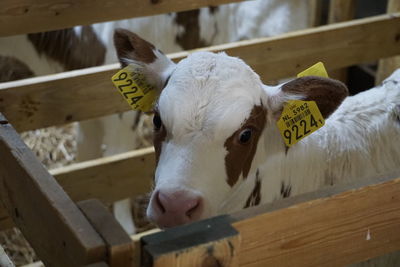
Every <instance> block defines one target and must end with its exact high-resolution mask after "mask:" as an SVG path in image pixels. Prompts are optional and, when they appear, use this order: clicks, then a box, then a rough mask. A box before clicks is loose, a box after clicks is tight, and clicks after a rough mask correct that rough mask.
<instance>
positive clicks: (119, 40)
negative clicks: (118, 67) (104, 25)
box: [114, 29, 157, 67]
mask: <svg viewBox="0 0 400 267" xmlns="http://www.w3.org/2000/svg"><path fill="white" fill-rule="evenodd" d="M114 45H115V49H116V50H117V55H118V58H119V60H120V62H121V64H122V67H125V66H126V65H127V64H126V62H124V61H123V60H122V59H124V58H126V59H132V60H136V61H139V62H143V63H146V64H150V63H152V62H154V61H155V60H156V59H157V56H156V55H155V54H154V52H153V51H154V50H155V49H156V48H155V47H154V45H152V44H151V43H149V42H147V41H146V40H143V39H142V38H140V37H139V36H138V35H137V34H135V33H133V32H130V31H128V30H125V29H116V30H115V32H114Z"/></svg>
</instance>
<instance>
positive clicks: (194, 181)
mask: <svg viewBox="0 0 400 267" xmlns="http://www.w3.org/2000/svg"><path fill="white" fill-rule="evenodd" d="M262 90H263V89H262V84H261V82H260V80H259V78H258V76H257V75H256V74H255V73H254V72H253V71H252V70H251V69H250V68H249V67H248V66H247V65H246V64H245V63H244V62H243V61H241V60H240V59H237V58H232V57H228V56H226V55H225V54H212V53H205V52H200V53H194V54H192V55H191V56H189V57H188V58H187V59H185V60H182V61H181V62H180V63H179V64H178V65H177V66H176V69H175V71H174V72H173V74H172V75H171V77H170V80H169V82H168V84H167V86H166V88H164V90H163V91H162V94H161V96H160V98H159V101H158V105H157V108H156V109H157V111H158V113H159V116H160V120H161V122H162V126H161V127H160V129H159V131H158V132H156V133H155V147H156V153H157V154H158V155H157V160H158V164H157V170H156V174H155V182H156V187H155V192H159V191H162V192H168V194H173V192H174V191H182V190H183V191H185V190H186V191H190V192H193V193H195V194H199V195H200V196H201V197H202V199H203V200H202V201H203V203H202V205H203V207H202V208H203V210H202V214H201V218H205V217H209V216H212V215H216V214H217V213H218V209H219V207H220V206H221V205H222V204H223V202H224V201H225V199H226V198H227V197H228V196H229V193H230V192H231V191H232V186H233V184H229V183H228V180H229V178H228V174H227V164H226V159H227V155H228V153H229V151H228V149H227V147H226V142H227V140H228V139H229V138H230V137H231V139H232V138H236V137H237V136H238V135H239V134H240V132H239V133H237V131H238V130H240V129H241V128H242V127H243V123H244V122H246V121H247V120H248V119H249V117H250V114H252V112H253V109H254V107H255V106H259V107H261V106H262V103H261V95H262ZM157 116H158V115H157ZM235 140H236V139H235ZM255 145H256V144H255ZM152 201H155V200H154V194H153V197H152ZM155 213H156V211H155V210H154V209H153V208H152V205H151V204H150V205H149V209H148V215H149V217H150V218H155V217H157V216H158V214H155Z"/></svg>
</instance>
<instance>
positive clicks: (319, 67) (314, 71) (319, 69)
mask: <svg viewBox="0 0 400 267" xmlns="http://www.w3.org/2000/svg"><path fill="white" fill-rule="evenodd" d="M304 76H320V77H325V78H329V76H328V73H327V72H326V69H325V66H324V63H322V62H318V63H317V64H314V65H312V66H311V67H309V68H308V69H306V70H304V71H302V72H300V73H299V74H297V78H300V77H304Z"/></svg>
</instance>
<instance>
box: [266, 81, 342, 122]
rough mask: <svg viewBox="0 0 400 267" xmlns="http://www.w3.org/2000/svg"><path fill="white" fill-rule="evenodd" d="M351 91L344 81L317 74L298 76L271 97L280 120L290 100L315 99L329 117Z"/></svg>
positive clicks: (270, 99)
mask: <svg viewBox="0 0 400 267" xmlns="http://www.w3.org/2000/svg"><path fill="white" fill-rule="evenodd" d="M348 94H349V92H348V89H347V87H346V85H344V84H343V83H342V82H340V81H337V80H334V79H330V78H323V77H317V76H306V77H301V78H296V79H294V80H292V81H290V82H287V83H285V84H283V85H281V86H280V89H279V90H278V91H277V92H276V93H275V94H274V95H271V96H270V97H269V103H270V108H271V109H272V113H273V117H274V118H275V119H276V120H278V119H279V118H280V115H281V113H282V110H283V107H284V105H285V104H286V103H287V102H288V101H289V100H305V101H315V102H316V104H317V105H318V108H319V110H320V111H321V114H322V116H323V117H324V118H328V117H329V115H331V114H332V113H333V112H334V111H335V110H336V109H337V108H338V107H339V105H340V104H341V103H342V101H343V100H344V99H345V98H346V97H347V96H348Z"/></svg>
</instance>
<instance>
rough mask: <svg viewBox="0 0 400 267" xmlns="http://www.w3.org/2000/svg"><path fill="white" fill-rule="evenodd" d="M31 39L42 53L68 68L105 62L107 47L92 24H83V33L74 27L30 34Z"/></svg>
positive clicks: (80, 67)
mask: <svg viewBox="0 0 400 267" xmlns="http://www.w3.org/2000/svg"><path fill="white" fill-rule="evenodd" d="M28 39H29V41H31V42H32V44H33V46H34V47H35V49H36V50H37V51H38V53H39V54H40V55H41V54H43V55H46V56H47V57H49V58H51V59H52V60H54V61H56V62H58V63H60V64H61V65H62V66H63V67H64V68H65V69H66V70H75V69H82V68H88V67H93V66H99V65H102V64H104V59H105V54H106V48H105V46H104V45H103V43H102V42H101V41H100V40H99V38H97V35H96V34H95V32H94V31H93V28H92V27H91V26H82V29H81V34H80V35H77V34H76V33H75V31H74V29H63V30H57V31H50V32H42V33H33V34H28Z"/></svg>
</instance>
